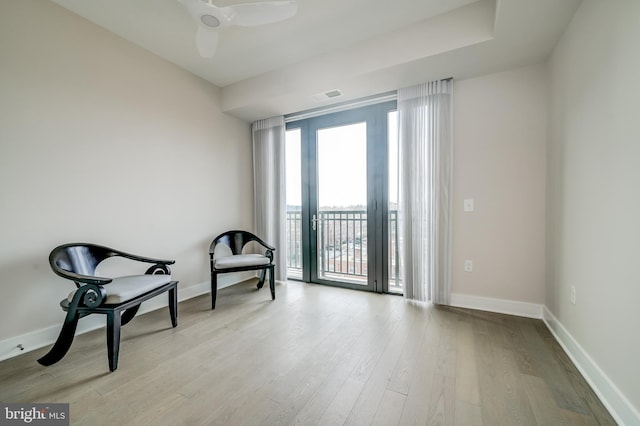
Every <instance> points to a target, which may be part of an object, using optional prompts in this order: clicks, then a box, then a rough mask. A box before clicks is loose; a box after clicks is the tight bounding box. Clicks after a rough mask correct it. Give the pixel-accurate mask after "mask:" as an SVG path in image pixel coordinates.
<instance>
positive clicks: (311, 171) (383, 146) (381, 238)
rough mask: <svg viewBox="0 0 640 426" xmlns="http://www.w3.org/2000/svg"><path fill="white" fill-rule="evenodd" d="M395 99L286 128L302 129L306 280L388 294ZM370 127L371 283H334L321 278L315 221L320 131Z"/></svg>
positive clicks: (368, 137) (368, 205)
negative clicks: (390, 127) (391, 115)
mask: <svg viewBox="0 0 640 426" xmlns="http://www.w3.org/2000/svg"><path fill="white" fill-rule="evenodd" d="M395 110H396V101H386V102H382V103H378V104H374V105H368V106H364V107H359V108H354V109H349V110H345V111H339V112H333V113H329V114H326V115H319V116H314V117H310V118H305V119H302V120H296V121H291V122H288V123H287V124H286V130H291V129H300V140H301V142H300V143H301V146H300V150H301V156H302V158H301V169H302V170H301V177H302V188H301V189H302V224H301V226H302V280H303V281H304V282H309V283H317V284H323V285H331V286H337V287H343V288H351V289H356V290H365V291H372V292H377V293H387V292H388V286H389V278H388V277H389V270H388V269H389V265H388V256H389V241H388V240H389V222H388V214H389V204H388V200H389V197H388V194H389V192H388V189H389V187H388V186H389V179H388V169H389V166H388V113H389V112H391V111H395ZM363 121H365V122H366V123H367V125H366V127H367V206H366V211H367V284H366V285H362V284H354V283H349V282H338V281H329V280H323V279H320V278H318V265H317V231H313V230H312V228H311V217H312V215H313V214H314V213H315V214H316V215H317V212H318V205H317V203H318V199H317V130H319V129H323V128H328V127H338V126H342V125H348V124H354V123H359V122H363Z"/></svg>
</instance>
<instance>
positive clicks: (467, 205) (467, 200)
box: [464, 198, 473, 212]
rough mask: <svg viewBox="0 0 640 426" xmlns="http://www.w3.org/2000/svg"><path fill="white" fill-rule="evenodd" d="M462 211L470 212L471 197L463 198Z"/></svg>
mask: <svg viewBox="0 0 640 426" xmlns="http://www.w3.org/2000/svg"><path fill="white" fill-rule="evenodd" d="M464 211H465V212H472V211H473V198H465V200H464Z"/></svg>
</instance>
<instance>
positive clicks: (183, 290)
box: [0, 272, 256, 361]
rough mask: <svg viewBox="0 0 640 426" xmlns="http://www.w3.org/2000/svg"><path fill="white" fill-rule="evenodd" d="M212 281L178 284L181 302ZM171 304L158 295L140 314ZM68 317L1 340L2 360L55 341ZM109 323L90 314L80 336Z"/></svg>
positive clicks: (240, 277)
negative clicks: (53, 323) (188, 284)
mask: <svg viewBox="0 0 640 426" xmlns="http://www.w3.org/2000/svg"><path fill="white" fill-rule="evenodd" d="M255 276H256V275H255V273H253V272H243V273H232V274H225V275H222V276H220V279H219V280H218V289H222V288H225V287H229V286H231V285H234V284H238V283H240V282H242V281H245V280H247V279H249V278H252V277H255ZM210 290H211V283H210V282H209V281H205V282H201V283H198V284H195V285H191V286H189V287H182V286H181V285H178V301H179V302H182V301H184V300H188V299H192V298H194V297H197V296H200V295H202V294H206V293H209V291H210ZM167 305H168V301H167V298H166V297H155V298H153V299H151V300H147V301H146V302H143V303H142V306H141V307H140V311H139V313H138V315H142V314H145V313H147V312H151V311H155V310H156V309H161V308H164V307H166V306H167ZM63 320H64V312H63V311H62V310H61V311H60V324H56V325H53V326H51V327H46V328H43V329H40V330H36V331H31V332H29V333H25V334H22V335H19V336H15V337H10V338H8V339H4V340H2V341H0V361H2V360H5V359H8V358H13V357H14V356H18V355H21V354H23V353H26V352H30V351H34V350H36V349H40V348H43V347H45V346H49V345H51V344H53V342H55V341H56V339H57V338H58V333H60V328H61V327H62V321H63ZM105 326H106V319H105V317H104V316H103V315H90V316H88V317H85V318H82V319H81V320H80V321H79V322H78V328H77V330H76V335H79V334H84V333H88V332H89V331H93V330H95V329H98V328H102V327H105ZM20 348H22V349H20Z"/></svg>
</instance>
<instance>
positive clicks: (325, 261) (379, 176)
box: [286, 102, 395, 292]
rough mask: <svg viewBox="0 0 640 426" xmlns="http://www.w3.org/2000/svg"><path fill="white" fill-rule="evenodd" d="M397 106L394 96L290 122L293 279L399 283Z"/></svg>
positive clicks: (369, 286)
mask: <svg viewBox="0 0 640 426" xmlns="http://www.w3.org/2000/svg"><path fill="white" fill-rule="evenodd" d="M393 110H395V102H387V103H383V104H378V105H372V106H367V107H363V108H359V109H353V110H348V111H344V112H339V113H333V114H329V115H323V116H319V117H313V118H308V119H305V120H300V121H295V122H291V123H288V124H287V158H286V162H287V239H288V247H287V260H288V268H289V269H288V272H289V273H288V276H289V278H293V279H301V280H304V281H307V282H314V283H319V284H327V285H334V286H340V287H347V288H356V289H361V290H368V291H376V292H387V291H389V290H390V289H393V287H394V286H393V284H392V285H391V286H389V279H390V277H391V276H392V275H393V274H391V275H390V274H389V267H390V259H391V258H395V257H394V256H391V257H390V247H391V248H394V247H395V245H394V244H391V243H390V242H389V236H390V235H391V234H390V233H389V224H390V222H389V220H390V219H389V218H390V216H389V182H390V179H389V171H390V170H391V168H390V166H389V159H390V158H391V159H393V155H391V156H390V155H389V146H392V145H390V144H389V117H390V115H389V114H390V112H391V111H393ZM393 181H394V180H393V179H391V182H393Z"/></svg>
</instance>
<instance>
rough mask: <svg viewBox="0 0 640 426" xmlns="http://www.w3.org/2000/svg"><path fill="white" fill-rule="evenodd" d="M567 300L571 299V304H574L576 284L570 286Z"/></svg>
mask: <svg viewBox="0 0 640 426" xmlns="http://www.w3.org/2000/svg"><path fill="white" fill-rule="evenodd" d="M569 300H571V304H573V305H575V304H576V286H574V285H572V286H571V292H570V294H569Z"/></svg>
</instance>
